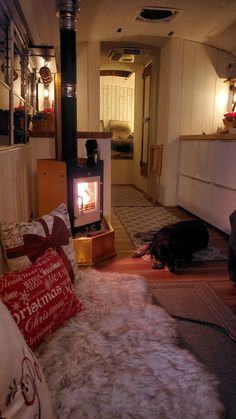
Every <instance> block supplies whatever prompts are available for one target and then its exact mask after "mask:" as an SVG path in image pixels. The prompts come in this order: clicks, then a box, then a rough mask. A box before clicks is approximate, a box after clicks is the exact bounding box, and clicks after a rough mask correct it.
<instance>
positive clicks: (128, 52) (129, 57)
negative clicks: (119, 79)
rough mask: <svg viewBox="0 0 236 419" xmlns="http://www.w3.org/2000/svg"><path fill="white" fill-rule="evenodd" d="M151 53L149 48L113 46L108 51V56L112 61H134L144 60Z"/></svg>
mask: <svg viewBox="0 0 236 419" xmlns="http://www.w3.org/2000/svg"><path fill="white" fill-rule="evenodd" d="M148 54H149V50H146V49H140V48H133V47H126V48H113V49H110V50H109V51H108V53H107V57H108V58H109V60H111V61H118V62H120V63H133V62H137V61H144V60H145V59H146V58H147V57H148Z"/></svg>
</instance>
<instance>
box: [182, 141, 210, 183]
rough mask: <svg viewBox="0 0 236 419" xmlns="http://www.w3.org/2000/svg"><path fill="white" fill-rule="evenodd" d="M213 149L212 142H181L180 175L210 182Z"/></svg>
mask: <svg viewBox="0 0 236 419" xmlns="http://www.w3.org/2000/svg"><path fill="white" fill-rule="evenodd" d="M213 147H214V143H213V141H199V140H193V141H192V140H191V141H186V140H183V141H181V155H180V173H181V174H184V175H186V176H191V177H194V178H198V179H200V180H205V181H210V178H211V171H212V159H211V155H212V152H213Z"/></svg>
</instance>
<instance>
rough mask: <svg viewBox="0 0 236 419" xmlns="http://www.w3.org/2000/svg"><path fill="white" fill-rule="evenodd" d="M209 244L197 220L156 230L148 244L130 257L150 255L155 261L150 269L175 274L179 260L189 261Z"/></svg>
mask: <svg viewBox="0 0 236 419" xmlns="http://www.w3.org/2000/svg"><path fill="white" fill-rule="evenodd" d="M208 242H209V234H208V230H207V227H206V226H205V225H204V224H203V223H202V222H201V221H199V220H186V221H179V222H177V223H174V224H169V225H167V226H165V227H163V228H161V229H160V230H158V231H157V232H156V233H155V234H154V236H153V239H152V241H151V243H150V244H147V245H144V246H141V247H140V248H139V249H137V250H136V251H135V252H134V253H133V255H132V257H134V258H137V257H141V256H143V255H145V254H150V255H151V258H152V259H155V262H154V263H153V265H152V267H153V268H154V269H164V268H165V266H167V267H168V269H169V270H170V272H175V271H176V269H177V265H178V262H179V261H180V260H184V261H191V260H192V257H193V253H194V252H196V251H198V250H203V249H205V248H206V247H207V245H208Z"/></svg>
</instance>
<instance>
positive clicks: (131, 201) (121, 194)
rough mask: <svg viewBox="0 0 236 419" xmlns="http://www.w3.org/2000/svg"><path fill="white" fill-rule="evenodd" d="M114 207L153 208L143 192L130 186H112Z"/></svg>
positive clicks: (112, 203)
mask: <svg viewBox="0 0 236 419" xmlns="http://www.w3.org/2000/svg"><path fill="white" fill-rule="evenodd" d="M111 206H112V207H153V203H152V202H151V201H149V200H148V199H147V198H146V197H145V195H144V193H143V192H141V191H139V190H138V189H136V188H134V187H133V186H130V185H112V188H111Z"/></svg>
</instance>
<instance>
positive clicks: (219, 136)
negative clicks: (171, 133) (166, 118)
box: [180, 133, 236, 141]
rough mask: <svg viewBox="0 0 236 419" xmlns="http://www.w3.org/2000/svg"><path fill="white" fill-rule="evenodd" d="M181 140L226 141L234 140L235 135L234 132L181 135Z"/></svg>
mask: <svg viewBox="0 0 236 419" xmlns="http://www.w3.org/2000/svg"><path fill="white" fill-rule="evenodd" d="M180 139H181V140H207V141H209V140H213V141H216V140H220V141H222V140H227V141H235V140H236V135H235V134H228V133H227V134H226V133H225V134H205V135H181V136H180Z"/></svg>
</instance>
